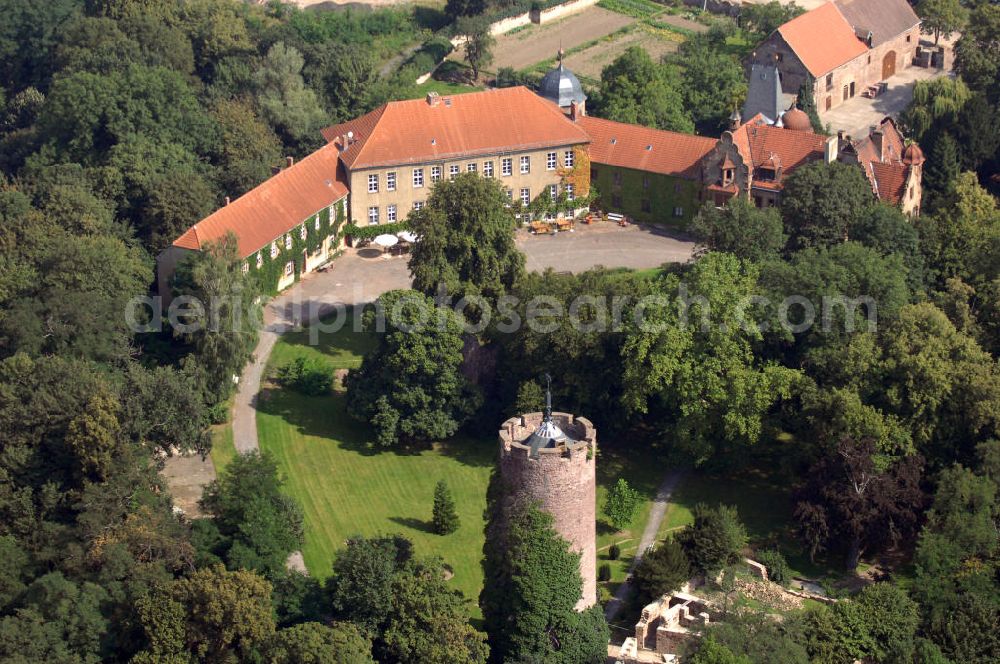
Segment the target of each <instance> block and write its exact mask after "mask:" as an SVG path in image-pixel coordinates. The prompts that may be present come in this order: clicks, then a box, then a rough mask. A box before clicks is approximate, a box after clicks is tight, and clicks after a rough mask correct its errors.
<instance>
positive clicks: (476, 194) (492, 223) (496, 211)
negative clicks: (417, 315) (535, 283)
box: [409, 173, 524, 305]
mask: <svg viewBox="0 0 1000 664" xmlns="http://www.w3.org/2000/svg"><path fill="white" fill-rule="evenodd" d="M507 203H508V200H507V193H506V192H505V191H504V188H503V187H502V186H501V185H500V183H499V182H498V181H497V180H493V179H488V178H483V177H479V176H477V175H476V174H474V173H467V174H463V175H459V176H458V177H457V178H455V180H454V181H452V182H439V183H438V184H437V185H436V186H435V187H434V191H433V192H432V193H431V196H430V198H429V199H428V200H427V205H425V206H424V207H423V209H421V210H418V211H415V212H413V213H411V215H410V225H411V226H412V228H413V231H414V232H415V233H416V234H417V235H418V236H419V237H420V242H418V243H417V244H416V245H414V247H413V253H412V254H411V255H410V263H409V266H410V274H412V275H413V287H414V288H415V289H416V290H418V291H420V292H422V293H424V294H426V295H430V296H436V295H438V294H440V293H441V289H442V288H443V289H445V291H446V293H447V294H448V295H449V296H453V297H455V298H459V299H461V298H463V297H470V298H471V297H474V296H478V297H484V298H486V300H487V302H488V303H495V302H496V299H497V298H498V297H500V296H501V295H503V294H504V293H506V292H507V291H508V290H509V289H510V288H511V287H512V286H513V285H514V283H515V282H516V281H517V280H518V279H519V278H520V277H521V275H522V274H523V273H524V255H523V254H522V253H521V252H520V251H519V250H518V249H517V246H516V245H515V244H514V229H515V227H516V222H515V220H514V216H513V215H512V214H511V212H510V210H509V209H508V208H507ZM473 305H476V303H475V302H473Z"/></svg>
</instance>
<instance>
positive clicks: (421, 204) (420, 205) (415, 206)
mask: <svg viewBox="0 0 1000 664" xmlns="http://www.w3.org/2000/svg"><path fill="white" fill-rule="evenodd" d="M413 209H414V210H423V209H424V202H423V201H413Z"/></svg>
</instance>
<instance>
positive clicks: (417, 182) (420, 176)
mask: <svg viewBox="0 0 1000 664" xmlns="http://www.w3.org/2000/svg"><path fill="white" fill-rule="evenodd" d="M413 186H414V187H416V188H420V187H423V186H424V169H422V168H414V169H413Z"/></svg>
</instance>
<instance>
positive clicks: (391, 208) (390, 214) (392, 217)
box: [385, 203, 396, 224]
mask: <svg viewBox="0 0 1000 664" xmlns="http://www.w3.org/2000/svg"><path fill="white" fill-rule="evenodd" d="M385 220H386V221H388V222H389V223H390V224H393V223H396V204H395V203H393V204H392V205H387V206H386V208H385Z"/></svg>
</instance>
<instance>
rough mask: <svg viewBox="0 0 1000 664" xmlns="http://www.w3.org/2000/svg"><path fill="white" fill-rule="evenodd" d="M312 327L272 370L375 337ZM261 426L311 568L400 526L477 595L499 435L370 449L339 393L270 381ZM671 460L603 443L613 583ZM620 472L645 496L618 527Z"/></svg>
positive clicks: (290, 342)
mask: <svg viewBox="0 0 1000 664" xmlns="http://www.w3.org/2000/svg"><path fill="white" fill-rule="evenodd" d="M650 276H652V275H650ZM309 336H310V335H309V331H308V329H304V330H300V331H295V332H289V333H288V334H286V335H284V336H283V337H282V338H281V339H280V340H279V341H278V343H277V344H276V345H275V348H274V350H273V352H272V354H271V358H270V361H269V363H268V367H269V370H273V369H274V368H275V367H277V366H281V365H282V364H285V363H287V362H289V361H291V360H292V359H293V358H295V357H298V356H304V357H309V358H317V359H320V360H322V361H324V362H327V363H328V364H329V365H330V366H331V368H350V367H356V366H358V365H359V364H360V362H361V356H362V355H363V354H364V352H366V351H367V350H368V349H370V348H371V346H372V339H371V337H370V336H368V335H366V334H361V333H357V332H354V331H353V329H352V321H350V320H349V321H348V324H346V325H345V326H344V327H343V328H342V329H341V330H340V331H339V332H336V333H333V334H325V335H321V336H320V338H319V343H318V344H316V345H310V339H309ZM257 429H258V436H259V440H260V444H261V449H262V450H264V451H266V452H269V453H270V454H272V455H273V456H274V458H275V460H276V461H277V463H278V466H279V469H280V471H281V473H282V476H283V477H284V478H285V479H286V488H287V490H288V492H289V493H290V494H291V495H293V496H294V497H295V498H296V499H297V500H298V501H299V502H300V503H301V505H302V507H303V510H304V513H305V518H306V542H305V546H304V549H303V555H304V557H305V562H306V566H307V567H308V568H309V571H310V573H311V574H313V575H314V576H317V577H326V576H328V575H329V573H330V568H331V564H332V562H333V559H334V555H335V553H336V551H337V550H338V549H340V548H342V547H343V544H344V541H345V539H346V538H348V537H350V536H351V535H354V534H362V535H378V534H387V533H397V532H398V533H402V534H403V535H405V536H406V537H408V538H410V539H411V540H413V542H414V544H415V546H416V550H417V552H418V554H419V555H438V556H441V557H442V558H443V559H444V561H445V563H447V564H448V565H449V566H450V567H451V568H452V569H453V571H454V572H455V578H454V581H453V583H454V584H455V587H457V588H459V589H460V590H462V592H463V593H465V595H466V596H467V597H469V598H470V599H476V598H477V597H478V595H479V590H480V588H481V585H482V570H481V568H480V560H481V557H482V547H483V526H484V523H483V509H484V507H485V504H486V486H487V483H488V481H489V475H490V470H491V469H492V467H493V463H494V459H495V454H496V443H495V441H494V440H492V439H487V440H483V439H478V440H477V439H469V438H458V439H455V440H452V441H448V442H447V443H443V444H439V445H437V446H435V447H434V449H432V450H427V451H423V452H420V453H413V454H405V453H397V452H391V451H373V450H371V449H369V448H368V445H367V443H368V441H369V431H368V427H367V426H366V425H364V424H361V423H358V422H355V421H354V420H352V419H350V418H349V417H348V415H347V413H346V411H345V405H344V397H343V395H342V394H340V393H337V394H334V395H332V396H326V397H306V396H302V395H299V394H296V393H294V392H291V391H286V390H281V389H274V388H273V387H272V388H271V389H267V390H265V391H264V393H262V395H261V400H260V404H259V407H258V415H257ZM230 438H231V430H230ZM666 468H667V466H666V465H665V464H664V463H661V462H659V461H658V460H657V459H656V458H653V457H651V455H650V454H649V453H648V452H643V453H642V454H637V453H636V450H635V449H634V448H631V449H629V448H619V447H618V446H616V445H615V444H614V443H613V442H605V443H603V444H601V445H600V446H599V448H598V461H597V473H598V477H597V481H598V487H597V509H598V528H597V532H598V541H597V547H598V564H599V565H600V564H601V563H604V562H609V563H610V564H611V566H612V581H611V582H610V583H609V584H606V585H607V588H608V590H609V591H610V592H614V590H615V588H616V587H617V585H618V584H619V583H621V581H622V580H624V578H625V575H626V572H627V570H628V565H629V564H630V563H631V560H632V557H633V555H634V554H635V550H636V547H637V546H638V543H639V538H640V537H641V535H642V530H643V528H644V526H645V523H646V519H647V517H648V515H649V510H650V506H651V503H652V499H653V497H654V496H655V493H656V488H657V487H658V486H659V483H660V480H661V479H662V476H663V473H664V472H665V470H666ZM619 477H624V478H626V479H627V480H628V481H629V483H630V484H631V485H632V486H633V488H635V489H637V490H639V491H640V492H641V493H642V495H643V497H644V501H643V502H642V504H641V505H640V507H639V509H638V510H637V512H636V514H635V516H634V518H633V519H632V523H631V524H630V525H629V527H628V528H626V529H624V530H623V531H620V532H614V531H613V530H612V529H611V527H610V526H609V525H607V524H606V523H604V520H603V517H601V515H600V508H601V506H602V505H603V504H604V499H605V496H606V494H607V488H608V487H610V486H611V485H613V484H614V483H615V482H616V481H617V480H618V478H619ZM440 479H445V480H447V481H448V483H449V485H450V486H451V489H452V491H453V493H454V495H455V501H456V503H457V507H458V511H459V517H460V519H461V527H460V529H459V530H458V532H457V533H455V534H453V535H449V536H447V537H441V536H438V535H435V534H433V533H432V532H430V517H431V504H432V499H433V493H434V485H435V484H436V483H437V482H438V480H440ZM614 542H618V543H619V545H620V547H621V549H622V556H621V558H620V559H619V560H618V561H609V560H608V557H607V549H608V547H609V546H610V545H611V544H612V543H614Z"/></svg>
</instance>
